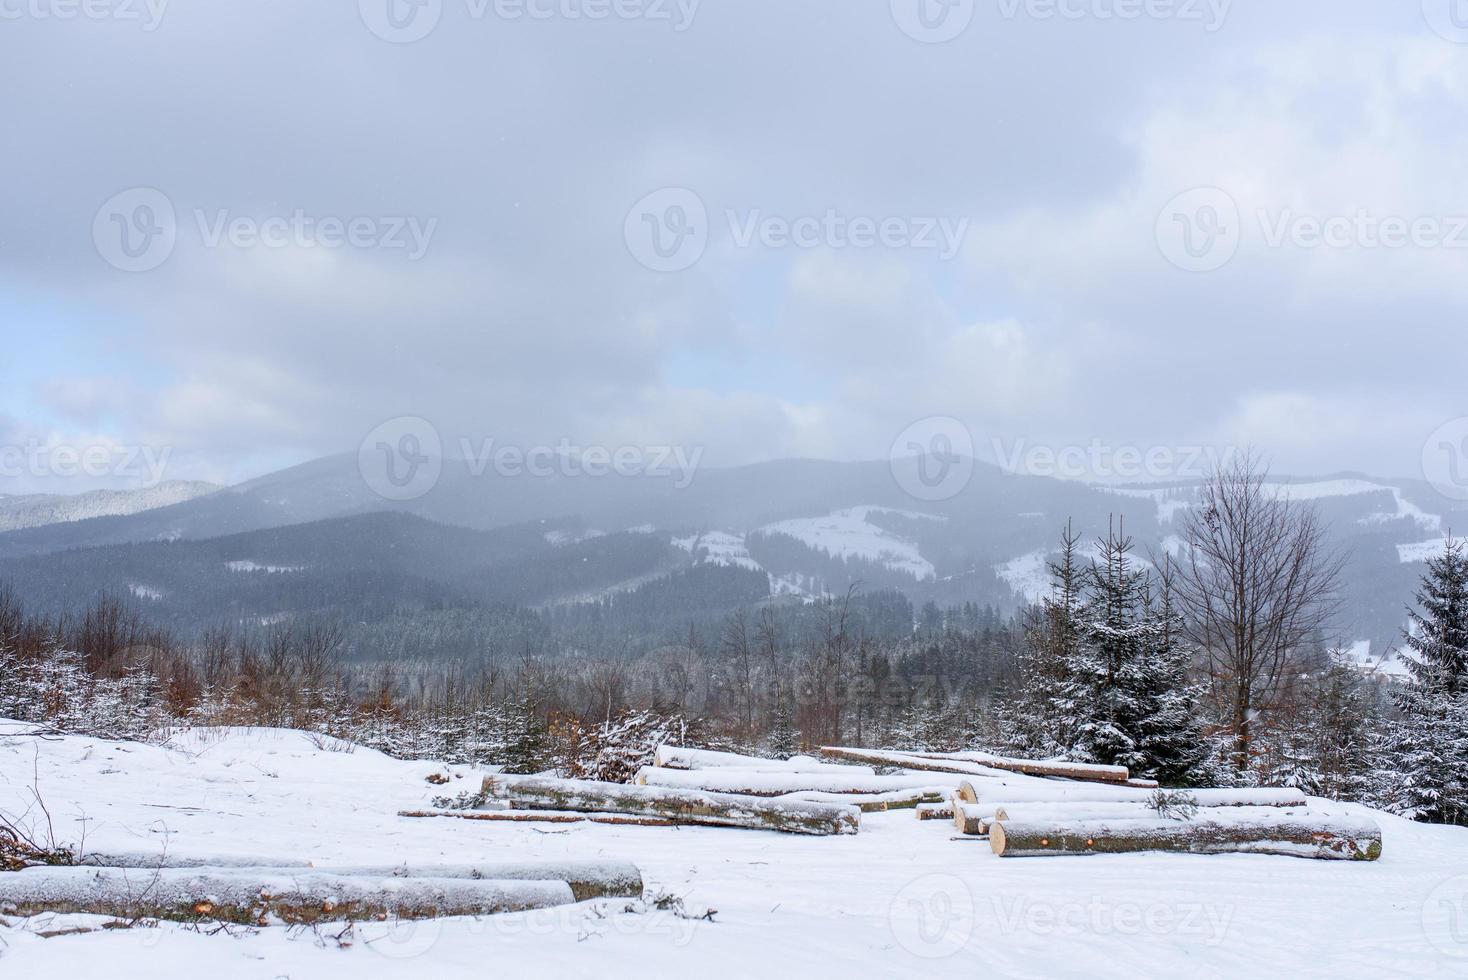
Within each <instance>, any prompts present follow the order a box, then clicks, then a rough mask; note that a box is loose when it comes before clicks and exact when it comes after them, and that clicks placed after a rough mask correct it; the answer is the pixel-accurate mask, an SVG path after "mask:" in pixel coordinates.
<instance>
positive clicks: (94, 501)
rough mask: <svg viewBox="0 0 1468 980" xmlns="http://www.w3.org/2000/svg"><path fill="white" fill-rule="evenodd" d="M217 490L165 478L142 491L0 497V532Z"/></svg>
mask: <svg viewBox="0 0 1468 980" xmlns="http://www.w3.org/2000/svg"><path fill="white" fill-rule="evenodd" d="M218 489H219V487H218V486H216V485H215V484H213V483H202V482H197V481H184V480H168V481H165V482H163V483H159V484H158V485H156V486H152V487H147V488H146V489H142V490H92V491H89V492H87V493H79V494H73V495H63V494H28V495H25V496H19V497H5V496H0V532H3V531H16V530H19V529H21V528H27V527H44V526H46V525H48V524H65V523H68V522H70V521H84V520H87V519H88V518H92V517H116V516H121V515H127V514H141V513H142V512H143V511H147V510H156V509H158V508H159V507H168V506H171V505H173V504H180V503H183V502H184V501H186V500H193V499H194V498H195V497H202V496H204V495H205V494H208V493H213V492H214V491H216V490H218Z"/></svg>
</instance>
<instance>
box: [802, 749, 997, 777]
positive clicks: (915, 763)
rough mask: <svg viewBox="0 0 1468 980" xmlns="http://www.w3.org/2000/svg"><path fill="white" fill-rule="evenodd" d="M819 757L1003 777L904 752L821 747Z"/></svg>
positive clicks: (988, 768)
mask: <svg viewBox="0 0 1468 980" xmlns="http://www.w3.org/2000/svg"><path fill="white" fill-rule="evenodd" d="M821 755H824V756H827V757H828V758H832V759H846V760H849V761H851V762H864V763H866V764H867V765H871V766H886V767H888V768H892V769H915V770H918V771H919V772H951V773H956V774H958V775H960V776H1005V775H1008V773H1007V772H1006V771H1005V770H1003V769H995V768H993V767H991V766H981V765H978V764H977V763H973V762H960V761H958V760H957V759H925V758H922V757H921V756H916V755H909V754H907V753H905V752H887V751H883V750H881V749H848V748H842V747H841V746H836V745H826V746H822V747H821Z"/></svg>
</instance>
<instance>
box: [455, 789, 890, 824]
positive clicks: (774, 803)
mask: <svg viewBox="0 0 1468 980" xmlns="http://www.w3.org/2000/svg"><path fill="white" fill-rule="evenodd" d="M484 792H485V794H486V795H489V796H494V797H499V798H500V799H504V800H508V801H509V804H510V806H511V807H514V808H517V809H519V808H533V809H537V810H571V811H577V812H592V813H607V812H612V813H631V814H636V815H638V816H648V817H663V818H666V819H668V820H671V821H673V822H674V823H681V824H698V825H703V826H710V827H743V828H747V829H751V830H780V831H784V832H786V833H792V834H818V835H828V834H854V833H856V832H857V830H858V828H859V827H860V823H861V811H860V810H858V809H857V808H856V807H854V806H834V805H832V804H829V803H804V802H798V801H789V800H766V799H760V798H757V797H751V796H734V795H732V794H728V793H701V792H696V791H692V790H679V789H668V788H666V787H662V786H629V785H626V784H623V783H594V782H589V781H585V780H575V779H550V778H547V777H542V776H503V775H494V776H486V777H485V779H484Z"/></svg>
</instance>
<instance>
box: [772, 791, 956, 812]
mask: <svg viewBox="0 0 1468 980" xmlns="http://www.w3.org/2000/svg"><path fill="white" fill-rule="evenodd" d="M947 793H948V789H947V788H946V787H943V786H938V787H933V786H929V787H920V788H918V789H903V790H895V791H894V792H891V793H818V792H800V793H786V794H784V795H782V796H777V797H775V799H777V800H802V801H805V802H807V803H836V804H844V805H847V806H854V807H856V808H857V809H859V810H860V811H861V812H862V813H880V812H882V811H885V810H911V809H912V808H914V807H917V806H921V805H922V804H924V803H942V802H943V798H944V796H946V795H947Z"/></svg>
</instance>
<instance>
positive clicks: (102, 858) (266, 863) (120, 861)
mask: <svg viewBox="0 0 1468 980" xmlns="http://www.w3.org/2000/svg"><path fill="white" fill-rule="evenodd" d="M76 863H77V864H80V865H85V866H86V867H92V868H309V867H311V862H310V861H300V860H297V859H295V858H279V857H260V856H251V855H238V854H225V855H213V856H210V855H189V854H169V853H167V852H165V851H88V852H87V853H85V854H83V855H82V856H81V857H79V858H77V862H76Z"/></svg>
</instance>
